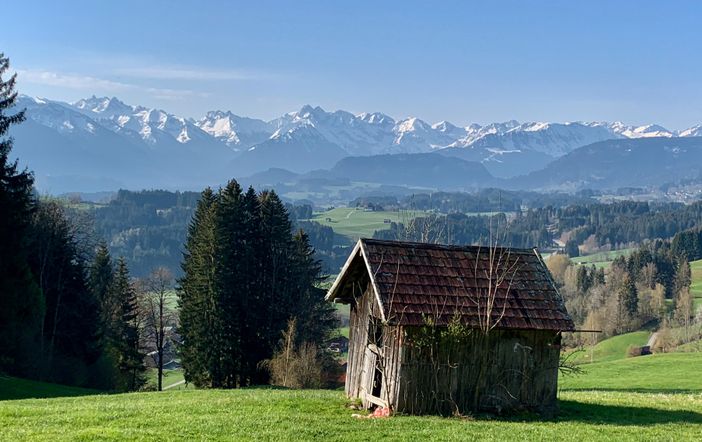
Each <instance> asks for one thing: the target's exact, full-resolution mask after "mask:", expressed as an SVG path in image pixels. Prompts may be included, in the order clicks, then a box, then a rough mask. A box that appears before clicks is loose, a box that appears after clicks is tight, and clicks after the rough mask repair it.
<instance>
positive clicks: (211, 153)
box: [16, 96, 702, 185]
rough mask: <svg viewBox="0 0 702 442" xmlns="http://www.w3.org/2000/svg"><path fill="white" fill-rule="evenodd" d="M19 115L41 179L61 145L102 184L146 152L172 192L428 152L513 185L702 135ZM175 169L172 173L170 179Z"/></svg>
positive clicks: (33, 102)
mask: <svg viewBox="0 0 702 442" xmlns="http://www.w3.org/2000/svg"><path fill="white" fill-rule="evenodd" d="M18 108H26V109H27V118H28V120H30V121H31V124H29V123H25V125H28V126H31V127H32V128H33V129H32V130H33V131H34V133H32V134H30V133H29V130H27V129H26V128H24V129H19V132H18V135H17V143H16V146H17V147H16V153H17V154H18V155H19V156H20V157H21V158H23V159H25V157H26V160H27V161H28V163H29V164H33V163H32V159H33V158H32V157H33V156H37V155H43V156H45V158H42V160H41V162H42V164H47V165H48V169H49V170H45V171H44V170H37V173H43V174H45V175H47V176H49V175H50V176H54V177H55V176H58V175H60V174H62V173H64V171H63V170H58V169H56V170H54V169H52V167H51V161H47V159H46V158H50V157H51V156H52V155H60V154H65V152H60V151H58V147H57V146H68V147H65V149H66V150H67V151H70V152H73V153H74V154H75V155H79V156H82V157H81V158H74V159H73V162H74V163H75V164H80V163H81V161H84V160H85V158H91V161H92V163H91V164H88V165H84V167H82V168H80V167H77V168H76V173H79V172H80V171H81V170H86V171H91V173H94V174H95V175H96V176H98V177H102V176H107V177H112V176H114V177H117V178H119V177H120V176H122V175H124V176H126V175H129V176H132V175H133V173H136V172H135V171H131V172H133V173H130V174H121V172H119V171H114V164H115V163H114V161H113V162H112V164H107V163H104V164H103V163H100V161H101V158H107V157H110V155H107V151H108V150H114V151H115V152H116V153H119V155H121V156H122V157H123V156H124V155H132V156H134V155H136V154H137V153H138V155H137V156H139V158H140V160H139V161H141V162H142V163H143V164H142V166H144V167H145V169H147V170H152V171H157V172H158V173H162V174H163V175H164V176H165V175H169V181H168V183H169V185H178V184H180V183H182V182H183V181H187V179H192V181H193V182H196V183H198V185H200V183H202V182H203V180H204V179H205V178H206V179H207V180H211V181H208V182H221V180H222V179H224V178H230V177H231V176H247V175H251V174H253V173H255V172H259V171H263V170H266V169H269V168H271V167H280V168H286V169H289V170H293V171H295V172H306V171H309V170H314V169H318V168H326V167H330V166H331V165H333V164H334V162H335V161H337V160H339V159H341V158H343V157H346V156H369V155H381V154H382V155H387V154H413V153H428V152H437V153H441V154H444V155H449V156H455V157H459V158H462V159H464V160H467V161H478V162H481V163H483V164H484V165H485V166H486V167H487V168H488V170H489V171H490V172H491V173H493V174H494V175H496V176H500V177H510V176H514V175H519V174H525V173H528V172H531V171H533V170H537V169H540V168H543V167H544V166H545V165H546V164H548V163H549V162H551V161H553V160H554V159H556V158H559V157H562V156H563V155H566V154H568V153H570V152H572V151H574V150H576V149H578V148H580V147H582V146H585V145H589V144H592V143H596V142H600V141H604V140H610V139H627V138H631V139H633V138H648V137H668V138H670V137H693V136H702V125H700V126H695V127H692V128H689V129H686V130H683V131H679V132H674V131H670V130H667V129H665V128H663V127H661V126H659V125H655V124H649V125H644V126H630V125H626V124H623V123H621V122H614V123H608V122H567V123H554V122H525V123H519V122H517V121H513V120H512V121H506V122H502V123H491V124H487V125H479V124H475V123H473V124H469V125H466V126H461V125H456V124H452V123H450V122H448V121H440V122H438V123H434V124H430V123H428V122H426V121H423V120H421V119H419V118H416V117H409V118H403V119H400V120H396V119H394V118H392V117H390V116H388V115H386V114H383V113H380V112H371V113H368V112H366V113H359V114H353V113H350V112H347V111H343V110H337V111H334V112H328V111H326V110H324V109H322V108H321V107H319V106H316V107H313V106H310V105H305V106H303V107H301V108H300V109H299V110H298V111H295V112H289V113H287V114H284V115H282V116H280V117H279V118H276V119H273V120H270V121H263V120H260V119H255V118H248V117H242V116H238V115H236V114H234V113H232V112H230V111H219V110H217V111H211V112H208V113H207V114H206V115H204V116H203V117H202V118H200V119H191V118H184V117H181V116H177V115H173V114H171V113H168V112H167V111H165V110H161V109H151V108H147V107H145V106H138V105H129V104H126V103H123V102H122V101H120V100H119V99H117V98H116V97H111V98H109V97H95V96H92V97H90V98H86V99H82V100H79V101H76V102H75V103H65V102H60V101H54V100H48V99H39V98H30V97H27V96H21V97H20V98H19V101H18ZM19 127H22V126H19ZM37 143H41V145H39V144H37ZM29 144H31V146H29ZM76 146H80V149H77V148H75V147H76ZM91 146H92V147H91ZM25 151H26V152H30V153H29V154H28V155H25ZM111 155H112V154H111ZM122 157H119V158H122ZM56 164H59V162H56ZM168 168H170V169H171V170H169V171H168V173H166V172H162V171H163V170H165V169H168ZM153 173H156V172H153ZM188 177H189V178H188ZM203 177H204V178H203ZM117 178H116V179H117ZM118 181H119V180H118ZM125 185H127V184H126V182H125Z"/></svg>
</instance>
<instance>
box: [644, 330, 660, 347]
mask: <svg viewBox="0 0 702 442" xmlns="http://www.w3.org/2000/svg"><path fill="white" fill-rule="evenodd" d="M656 339H658V332H654V333H653V334H651V337H650V338H648V342H647V343H646V345H647V346H648V348H653V344H655V343H656Z"/></svg>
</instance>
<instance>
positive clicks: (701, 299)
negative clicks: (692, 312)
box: [690, 259, 702, 309]
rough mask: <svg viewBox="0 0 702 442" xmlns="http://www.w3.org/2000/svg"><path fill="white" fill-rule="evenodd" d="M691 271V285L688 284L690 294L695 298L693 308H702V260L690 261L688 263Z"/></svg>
mask: <svg viewBox="0 0 702 442" xmlns="http://www.w3.org/2000/svg"><path fill="white" fill-rule="evenodd" d="M690 270H691V271H692V284H690V292H691V293H692V296H694V297H695V308H697V309H699V308H700V307H702V259H700V260H697V261H692V262H691V263H690Z"/></svg>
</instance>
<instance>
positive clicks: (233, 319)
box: [213, 180, 249, 388]
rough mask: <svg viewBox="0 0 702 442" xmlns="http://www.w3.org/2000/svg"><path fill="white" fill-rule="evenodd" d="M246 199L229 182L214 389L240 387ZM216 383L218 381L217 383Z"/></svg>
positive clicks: (220, 229)
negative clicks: (217, 369)
mask: <svg viewBox="0 0 702 442" xmlns="http://www.w3.org/2000/svg"><path fill="white" fill-rule="evenodd" d="M245 220H246V217H245V214H244V200H243V195H242V192H241V186H239V183H237V182H236V180H232V181H230V182H229V183H227V186H226V187H225V188H224V189H222V190H221V191H220V193H219V204H218V205H217V216H216V233H217V248H216V255H217V266H216V274H215V275H216V280H217V285H216V289H217V301H218V302H217V303H218V306H219V308H218V310H217V312H216V313H217V316H218V321H219V325H218V327H219V333H218V334H217V335H216V338H217V342H216V343H215V346H214V348H215V349H216V350H217V351H218V352H219V353H220V355H219V356H218V358H217V359H218V360H219V361H220V363H221V366H220V367H219V370H220V371H221V380H214V379H213V386H214V387H228V388H233V387H236V386H238V385H240V384H241V383H242V382H241V381H242V380H241V370H242V357H243V355H242V332H241V326H242V323H243V322H244V321H245V315H246V312H247V310H248V308H249V307H248V306H247V305H246V298H247V295H248V293H247V287H246V279H247V278H248V275H246V274H245V272H244V269H245V266H244V264H245V259H246V256H247V253H246V250H247V247H248V246H249V244H248V243H247V238H246V235H245V224H244V223H245ZM215 381H216V382H215Z"/></svg>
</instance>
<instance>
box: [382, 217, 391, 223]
mask: <svg viewBox="0 0 702 442" xmlns="http://www.w3.org/2000/svg"><path fill="white" fill-rule="evenodd" d="M383 223H384V224H392V220H391V219H390V218H385V219H384V220H383Z"/></svg>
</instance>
